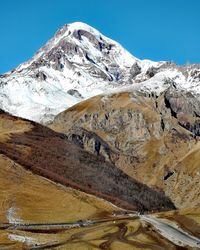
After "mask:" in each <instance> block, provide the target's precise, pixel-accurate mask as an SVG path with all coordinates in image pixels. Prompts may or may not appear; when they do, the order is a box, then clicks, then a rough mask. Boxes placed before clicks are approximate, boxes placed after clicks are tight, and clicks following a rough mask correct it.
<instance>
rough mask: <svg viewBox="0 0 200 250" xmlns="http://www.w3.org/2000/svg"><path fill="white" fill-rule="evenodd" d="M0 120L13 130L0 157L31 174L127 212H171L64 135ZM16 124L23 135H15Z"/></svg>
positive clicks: (1, 140)
mask: <svg viewBox="0 0 200 250" xmlns="http://www.w3.org/2000/svg"><path fill="white" fill-rule="evenodd" d="M0 119H1V121H3V122H2V124H4V125H5V124H8V123H10V129H11V128H12V132H11V133H9V131H8V132H7V133H6V131H5V132H4V134H3V136H1V137H0V153H1V154H3V155H6V156H7V157H9V158H10V159H12V160H14V161H15V162H17V163H19V164H20V165H22V166H23V167H24V168H26V169H29V170H31V171H32V172H33V173H36V174H39V175H42V176H45V177H47V178H49V179H51V180H53V181H56V182H59V183H62V184H64V185H66V186H70V187H73V188H76V189H80V190H82V191H85V192H87V193H91V194H94V195H97V196H99V197H102V198H104V199H106V200H109V201H111V202H113V203H114V204H116V205H118V206H121V207H123V208H127V209H134V210H139V211H158V210H163V209H164V210H165V209H173V208H174V205H173V204H172V202H171V201H170V200H169V199H168V198H166V197H165V196H164V195H163V194H161V193H159V192H156V191H154V190H152V189H150V188H148V187H147V186H146V185H143V184H141V183H139V182H137V181H135V180H134V179H132V178H131V177H129V176H127V175H126V174H124V173H123V172H122V171H121V170H119V169H118V168H116V167H115V166H114V165H113V164H111V163H108V162H106V161H105V160H104V158H103V157H101V156H95V155H93V154H91V153H89V152H86V151H84V150H82V149H80V148H79V147H78V146H76V145H74V144H73V143H71V142H69V141H68V140H67V139H66V138H65V135H63V134H60V133H56V132H54V131H52V130H51V129H48V128H45V127H44V126H41V125H38V124H36V123H34V122H30V121H27V120H22V119H20V118H17V117H12V116H10V115H8V114H5V113H4V114H1V115H0ZM18 122H21V123H22V125H23V126H24V128H25V131H26V132H24V133H22V131H20V132H18V133H15V132H14V128H15V124H16V123H18ZM4 130H5V129H4ZM5 134H6V137H5ZM8 137H9V138H8Z"/></svg>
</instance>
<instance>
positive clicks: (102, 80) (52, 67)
mask: <svg viewBox="0 0 200 250" xmlns="http://www.w3.org/2000/svg"><path fill="white" fill-rule="evenodd" d="M192 67H193V66H192ZM195 69H196V68H195ZM191 70H192V69H191ZM191 70H189V73H188V69H185V68H179V67H177V66H176V65H174V64H171V63H168V62H158V63H157V62H153V61H149V60H139V59H137V58H135V57H134V56H132V55H131V54H130V53H129V52H128V51H126V50H125V49H124V48H123V47H122V46H121V45H120V44H119V43H117V42H115V41H113V40H111V39H109V38H107V37H105V36H104V35H102V34H101V33H100V32H99V31H97V30H96V29H94V28H92V27H90V26H89V25H87V24H84V23H81V22H75V23H72V24H66V25H64V26H63V27H62V28H61V29H60V30H58V31H57V33H56V34H55V36H54V37H53V38H52V39H50V40H49V41H48V42H47V43H46V44H45V45H44V46H43V47H42V48H41V49H39V51H38V52H37V53H36V54H35V55H34V56H33V58H32V59H30V60H29V61H27V62H25V63H23V64H21V65H19V66H18V67H17V68H16V69H13V70H12V71H10V72H8V73H6V74H4V75H2V76H1V78H0V108H2V109H4V110H6V111H8V112H9V113H11V114H14V115H18V116H21V117H23V118H28V119H31V120H34V121H38V122H47V121H49V120H52V119H53V117H54V116H55V115H57V114H58V113H59V112H61V111H63V110H65V109H66V108H68V107H70V106H72V105H74V104H76V103H78V102H79V101H82V100H83V99H86V98H89V97H92V96H94V95H97V94H101V93H104V92H109V91H111V90H113V89H117V90H119V89H121V88H122V87H124V86H129V87H130V86H135V87H137V88H138V87H139V88H142V89H144V90H145V91H150V92H152V91H163V90H165V89H166V88H167V87H168V86H169V84H166V78H167V77H169V78H170V79H172V80H173V81H175V83H179V82H182V83H185V82H186V81H187V80H186V78H187V79H189V80H190V81H192V82H193V80H194V79H196V77H197V78H198V77H199V75H200V71H199V69H198V70H197V71H195V72H193V71H192V73H190V71H191ZM160 72H161V73H160ZM184 72H186V73H184ZM155 76H156V77H155ZM149 79H150V81H149ZM152 79H153V82H152ZM141 82H142V84H141ZM143 82H144V83H143ZM136 83H140V84H136Z"/></svg>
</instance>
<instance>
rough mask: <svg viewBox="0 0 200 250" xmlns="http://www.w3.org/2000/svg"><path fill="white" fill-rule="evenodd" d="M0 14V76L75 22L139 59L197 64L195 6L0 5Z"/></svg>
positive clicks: (170, 1) (107, 2)
mask: <svg viewBox="0 0 200 250" xmlns="http://www.w3.org/2000/svg"><path fill="white" fill-rule="evenodd" d="M0 10H1V14H0V28H1V29H0V32H1V35H0V73H3V72H5V71H8V70H10V69H12V68H14V67H15V66H17V65H18V64H20V63H22V62H24V61H25V60H27V59H29V58H30V57H32V55H33V54H34V53H35V52H36V50H37V49H39V48H40V47H41V46H42V45H43V44H44V43H45V42H46V41H47V40H48V39H49V38H51V37H52V36H53V35H54V33H55V32H56V30H57V29H59V28H60V27H61V26H62V25H64V24H65V23H71V22H75V21H81V22H86V23H88V24H89V25H91V26H93V27H95V28H97V29H98V30H100V31H101V32H102V33H104V34H105V35H107V36H108V37H111V38H113V39H115V40H117V41H118V42H120V43H121V44H122V45H123V46H124V47H125V48H126V49H128V50H129V51H130V52H131V53H132V54H133V55H135V56H136V57H138V58H141V59H144V58H149V59H152V60H170V61H175V62H176V63H178V64H184V63H187V62H190V63H199V62H200V0H0Z"/></svg>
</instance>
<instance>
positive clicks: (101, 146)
mask: <svg viewBox="0 0 200 250" xmlns="http://www.w3.org/2000/svg"><path fill="white" fill-rule="evenodd" d="M195 109H196V111H195ZM197 112H198V102H197V101H196V99H195V98H194V97H193V96H192V95H191V94H190V95H188V96H187V95H184V94H183V93H181V92H176V91H173V90H172V89H170V88H169V89H168V90H167V91H166V92H164V93H161V94H160V95H156V94H155V93H152V94H146V93H144V92H141V91H138V90H134V89H131V90H129V91H126V92H117V93H113V94H109V95H100V96H96V97H93V98H91V99H88V100H86V101H83V102H81V103H79V104H77V105H75V106H73V107H71V108H69V109H67V110H66V111H65V112H63V113H61V114H59V115H58V116H56V118H55V120H54V122H53V123H52V124H51V125H50V127H51V128H53V129H54V130H56V131H59V132H62V133H65V134H66V135H67V137H68V138H69V139H70V140H71V141H73V142H74V143H76V144H77V145H78V146H79V147H81V148H84V149H86V150H87V151H89V152H92V153H93V154H96V155H101V156H103V157H104V158H105V160H106V161H108V162H112V163H114V164H115V165H116V166H118V168H120V169H122V170H123V171H124V172H125V173H127V174H128V175H129V176H131V177H133V178H136V179H137V180H138V181H140V182H142V183H145V184H147V185H148V186H151V187H152V188H155V189H157V190H162V191H164V192H165V194H166V195H167V196H169V197H170V198H171V199H172V200H173V202H174V203H175V205H176V206H177V207H187V206H199V204H200V185H199V182H200V174H199V173H200V172H199V171H200V170H199V165H198V162H199V160H198V155H199V150H200V143H199V140H198V134H199V121H200V120H199V118H198V114H197Z"/></svg>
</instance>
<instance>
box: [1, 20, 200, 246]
mask: <svg viewBox="0 0 200 250" xmlns="http://www.w3.org/2000/svg"><path fill="white" fill-rule="evenodd" d="M133 42H134V41H133ZM0 132H1V133H0V163H1V169H0V180H1V181H0V187H1V190H2V194H1V195H0V201H1V204H2V206H1V213H0V228H1V231H2V234H1V236H0V237H1V238H0V247H1V246H2V249H44V248H48V249H63V250H64V249H159V250H162V249H199V244H200V240H199V237H200V230H199V228H200V225H199V223H200V221H199V218H200V210H199V207H200V185H199V183H200V167H199V160H200V157H199V155H200V154H199V152H200V142H199V136H200V64H188V65H181V66H180V65H176V64H175V63H173V62H166V61H161V62H154V61H151V60H140V59H138V58H136V57H134V56H133V55H131V54H130V53H129V52H128V51H127V50H126V49H124V48H123V47H122V46H121V45H120V44H119V43H117V42H115V41H113V40H111V39H110V38H107V37H106V36H104V35H103V34H101V33H100V32H99V31H97V30H96V29H94V28H92V27H90V26H89V25H87V24H84V23H80V22H76V23H72V24H67V25H64V26H63V27H62V28H61V29H59V30H58V31H57V33H56V34H55V35H54V37H53V38H52V39H50V40H49V41H48V42H47V43H46V44H45V45H44V46H43V47H42V48H41V49H39V50H38V51H37V52H36V54H35V55H34V56H33V57H32V58H31V59H30V60H29V61H27V62H25V63H22V64H21V65H19V66H18V67H16V68H15V69H13V70H11V71H9V72H7V73H5V74H3V75H1V76H0ZM166 211H170V212H166ZM158 212H159V213H158ZM65 213H66V215H65ZM134 218H135V219H134ZM121 220H122V221H121ZM69 223H71V224H70V225H69ZM98 223H100V225H99V226H98ZM109 223H110V224H109ZM116 223H117V224H116ZM85 226H86V227H88V226H89V228H88V229H87V228H86V229H85V228H84V227H85ZM91 226H92V228H90V227H91ZM82 227H83V228H82ZM41 228H42V229H41ZM74 228H75V229H74ZM90 230H91V231H92V232H91V231H90ZM106 232H109V233H106ZM88 235H89V236H88ZM173 235H176V236H173ZM97 236H98V237H97ZM76 237H77V238H76ZM66 239H67V240H66ZM118 244H119V245H118ZM6 247H7V248H6ZM87 247H90V248H87Z"/></svg>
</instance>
